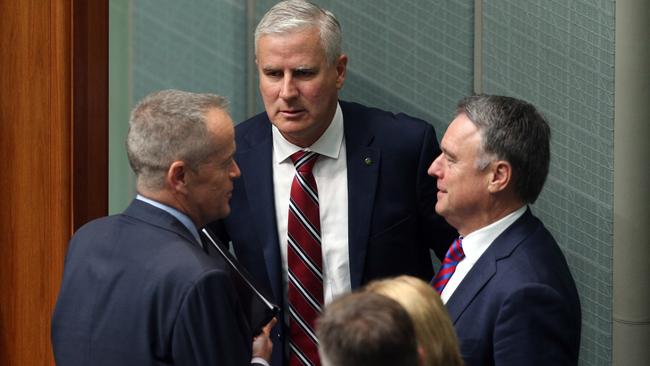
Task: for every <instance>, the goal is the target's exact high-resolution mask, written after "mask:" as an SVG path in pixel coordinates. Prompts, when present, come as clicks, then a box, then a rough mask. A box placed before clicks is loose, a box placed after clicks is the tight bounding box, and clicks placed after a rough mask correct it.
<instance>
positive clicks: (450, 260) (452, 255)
mask: <svg viewBox="0 0 650 366" xmlns="http://www.w3.org/2000/svg"><path fill="white" fill-rule="evenodd" d="M463 258H465V252H463V245H462V240H461V238H458V239H456V240H454V242H453V243H452V244H451V246H450V247H449V250H447V254H446V255H445V259H444V260H443V261H442V266H440V270H439V271H438V273H436V276H435V277H433V281H431V282H432V285H433V288H434V289H435V290H436V291H437V292H438V293H439V294H441V293H442V290H443V289H444V288H445V286H446V285H447V282H449V279H450V278H451V275H453V274H454V271H455V270H456V266H457V265H458V263H459V262H460V261H461V260H463Z"/></svg>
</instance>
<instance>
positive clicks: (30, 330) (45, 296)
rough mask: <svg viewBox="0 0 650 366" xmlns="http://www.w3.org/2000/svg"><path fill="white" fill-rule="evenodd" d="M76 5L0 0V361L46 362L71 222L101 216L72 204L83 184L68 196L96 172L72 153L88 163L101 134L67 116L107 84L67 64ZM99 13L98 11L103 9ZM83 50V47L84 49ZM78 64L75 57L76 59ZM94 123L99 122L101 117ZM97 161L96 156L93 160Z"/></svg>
mask: <svg viewBox="0 0 650 366" xmlns="http://www.w3.org/2000/svg"><path fill="white" fill-rule="evenodd" d="M82 2H83V3H86V2H85V1H81V0H78V1H65V0H51V1H41V0H21V1H13V0H0V14H2V21H0V90H1V91H2V97H1V98H0V156H1V157H2V174H0V192H2V206H3V208H2V210H1V211H0V240H1V241H0V244H1V249H2V250H1V251H0V253H1V254H0V294H2V297H1V299H0V364H2V365H21V366H23V365H48V364H54V363H53V359H52V352H51V343H50V318H51V312H52V309H53V305H54V303H55V301H56V295H57V292H58V290H59V286H60V281H61V274H62V271H63V260H64V256H65V249H66V246H67V241H68V239H69V238H70V236H71V234H72V230H73V227H77V226H79V225H80V224H81V221H83V220H87V219H89V218H91V216H92V215H96V216H101V215H103V214H105V212H106V205H105V204H104V205H103V206H102V205H101V202H100V203H99V204H97V203H95V201H96V200H95V201H93V200H89V199H79V200H76V201H73V197H76V196H80V197H84V196H88V195H87V194H85V193H84V192H85V191H84V190H79V191H81V193H80V194H77V192H76V189H77V188H76V187H77V185H75V184H73V182H77V183H78V184H84V183H79V182H86V183H85V184H90V183H88V182H94V181H93V179H96V178H92V179H90V178H87V177H88V176H94V175H95V174H98V173H97V168H96V167H91V168H88V169H86V170H83V171H79V172H78V171H76V170H75V168H74V165H73V164H74V162H76V161H78V160H80V159H76V158H75V156H76V155H82V156H83V157H84V158H83V159H81V160H82V161H83V160H84V159H85V160H88V158H87V157H88V156H93V155H92V154H98V153H97V152H95V151H94V150H93V149H94V148H97V147H99V150H98V151H100V153H99V154H101V146H102V143H98V142H97V141H98V140H100V141H101V140H102V139H104V140H106V135H105V134H104V136H97V135H98V134H100V132H98V130H97V129H96V128H94V127H93V128H90V129H89V128H88V127H87V125H89V124H93V123H97V122H96V120H91V119H90V118H91V117H92V116H91V114H90V113H88V112H81V113H79V112H77V110H80V111H87V110H88V109H89V108H93V106H92V105H91V106H90V107H89V106H88V104H90V102H89V101H88V100H89V99H93V98H94V95H97V94H99V95H100V97H99V99H98V100H99V101H96V102H94V103H97V104H100V105H101V104H102V103H103V104H104V108H105V105H106V104H107V100H105V99H104V100H102V99H101V95H102V93H105V90H106V89H107V82H104V84H103V85H102V84H101V83H102V80H106V77H105V76H104V77H103V78H104V79H102V77H100V80H99V81H96V80H95V79H93V78H92V77H91V76H88V78H87V80H88V81H86V82H82V81H79V80H77V79H75V73H74V72H73V68H74V67H76V64H73V59H75V57H76V50H75V46H74V42H73V39H74V37H73V36H74V34H75V32H78V31H80V30H82V29H83V28H80V27H78V26H76V23H77V22H78V20H77V19H76V18H75V16H76V15H75V13H74V9H75V5H76V4H77V3H82ZM89 3H92V4H93V5H92V6H93V7H94V6H97V4H99V6H100V7H101V5H102V4H103V5H106V4H107V3H106V1H98V2H89ZM104 14H105V16H106V17H107V11H104ZM84 19H87V16H84V17H82V21H81V22H82V24H86V28H85V29H83V31H84V32H88V26H89V25H90V24H91V23H89V22H88V21H87V20H84ZM99 24H101V23H99ZM106 34H107V30H106V31H104V35H106ZM106 44H107V41H106V42H105V44H104V46H106ZM99 46H100V47H101V46H102V45H101V43H100V44H99ZM91 47H92V45H91V46H88V45H87V46H86V50H87V49H88V48H91ZM87 60H88V58H87V57H84V58H81V61H80V62H81V63H83V62H88V61H87ZM102 65H105V64H101V63H100V64H99V66H98V67H102ZM106 69H107V68H106ZM92 72H96V71H93V70H91V71H90V73H91V74H92ZM90 80H92V82H91V81H90ZM95 89H99V90H100V91H101V92H100V93H97V92H96V91H94V90H95ZM79 90H83V93H84V94H85V95H86V96H87V97H86V99H81V98H80V101H77V100H75V99H74V98H73V96H74V95H76V94H77V93H80V91H79ZM80 103H85V105H82V104H80ZM105 110H106V109H102V108H101V107H98V108H97V113H99V114H101V113H104V114H107V113H105V112H104V111H105ZM73 117H74V119H73ZM98 120H99V124H101V123H102V118H98ZM106 120H107V115H105V116H104V121H106ZM73 121H74V122H73ZM104 123H106V122H104ZM81 127H84V128H81ZM78 130H81V131H85V134H86V135H89V134H90V135H92V136H91V137H87V138H86V141H88V142H87V143H86V144H85V146H86V147H85V148H84V145H83V144H80V146H77V145H75V144H74V142H73V141H74V138H75V137H76V136H78ZM99 130H101V128H100V129H99ZM105 143H106V142H104V144H105ZM84 149H85V150H84ZM73 151H74V155H73ZM104 154H105V153H104ZM105 158H106V157H105V156H104V159H105ZM97 159H98V160H100V161H101V160H102V158H101V156H100V157H97ZM99 170H100V172H99V174H98V175H99V176H100V177H102V176H103V177H105V176H106V175H105V174H106V173H105V172H101V167H100V168H99ZM104 170H105V169H104ZM100 179H101V178H100ZM93 184H94V183H93ZM98 186H99V187H98V189H97V190H95V192H97V195H99V196H103V199H104V200H106V191H107V190H106V188H107V183H106V182H104V183H103V184H101V183H100V184H98ZM94 188H97V187H94ZM87 189H88V190H91V189H93V187H88V188H87ZM99 201H101V200H99ZM73 202H74V204H73ZM78 212H79V214H77V213H78Z"/></svg>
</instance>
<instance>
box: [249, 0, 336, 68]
mask: <svg viewBox="0 0 650 366" xmlns="http://www.w3.org/2000/svg"><path fill="white" fill-rule="evenodd" d="M311 27H315V28H317V29H318V31H319V34H320V39H321V46H322V47H323V50H324V51H325V57H326V58H327V62H328V63H330V64H334V63H335V62H336V60H337V59H338V58H339V56H341V40H342V36H341V24H340V23H339V21H338V20H336V17H335V16H334V14H332V13H331V12H330V11H328V10H325V9H322V8H321V7H319V6H318V5H316V4H313V3H311V2H309V1H306V0H286V1H281V2H279V3H277V4H275V5H274V6H273V7H272V8H271V9H270V10H269V11H268V12H266V14H264V17H263V18H262V20H261V21H260V23H259V24H258V25H257V28H256V29H255V55H257V44H258V41H259V38H260V37H261V36H263V35H270V34H287V33H292V32H296V31H302V30H305V29H307V28H311Z"/></svg>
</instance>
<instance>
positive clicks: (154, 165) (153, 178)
mask: <svg viewBox="0 0 650 366" xmlns="http://www.w3.org/2000/svg"><path fill="white" fill-rule="evenodd" d="M212 109H220V110H223V111H226V112H227V109H228V101H227V99H226V98H224V97H222V96H218V95H215V94H207V93H205V94H199V93H190V92H185V91H181V90H163V91H159V92H155V93H152V94H149V95H148V96H146V97H145V98H144V99H143V100H142V101H140V102H139V103H138V104H137V105H136V106H135V107H134V108H133V111H132V112H131V118H130V120H129V132H128V135H127V139H126V151H127V155H128V157H129V164H130V165H131V169H133V172H134V173H135V175H136V177H137V178H138V185H139V186H140V185H142V186H143V187H146V188H148V189H153V190H159V189H161V188H162V187H163V185H164V179H165V175H166V173H167V169H169V166H170V165H171V164H172V163H173V162H174V161H176V160H182V161H184V162H185V163H187V164H188V165H189V166H190V168H192V169H196V168H197V167H198V166H199V165H200V164H201V163H202V162H204V161H205V160H206V159H207V158H208V157H210V155H212V154H213V153H214V152H215V149H216V147H215V146H214V141H213V140H212V139H211V138H210V134H209V133H208V130H207V127H206V119H205V116H206V113H207V112H209V111H210V110H212Z"/></svg>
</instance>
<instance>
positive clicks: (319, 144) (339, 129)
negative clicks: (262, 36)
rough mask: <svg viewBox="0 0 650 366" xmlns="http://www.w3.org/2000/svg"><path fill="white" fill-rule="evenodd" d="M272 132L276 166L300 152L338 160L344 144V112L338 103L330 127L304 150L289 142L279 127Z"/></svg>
mask: <svg viewBox="0 0 650 366" xmlns="http://www.w3.org/2000/svg"><path fill="white" fill-rule="evenodd" d="M272 131H273V158H274V160H275V163H276V164H280V163H282V162H284V161H285V160H287V159H288V158H289V157H290V156H291V154H293V153H295V152H296V151H298V150H307V151H313V152H316V153H318V154H320V155H324V156H327V157H329V158H332V159H338V157H339V153H340V152H341V143H342V142H343V112H342V111H341V106H340V105H339V103H338V102H337V103H336V112H335V113H334V117H333V118H332V122H331V123H330V125H329V127H327V129H326V130H325V132H324V133H323V135H322V136H321V137H320V138H319V139H318V140H316V142H314V143H313V144H312V145H311V146H309V147H307V148H304V149H303V148H301V147H300V146H296V145H294V144H292V143H290V142H289V141H287V140H286V139H285V138H284V136H282V134H281V133H280V131H279V130H278V128H277V127H275V126H273V127H272Z"/></svg>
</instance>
